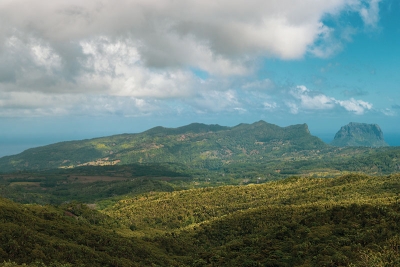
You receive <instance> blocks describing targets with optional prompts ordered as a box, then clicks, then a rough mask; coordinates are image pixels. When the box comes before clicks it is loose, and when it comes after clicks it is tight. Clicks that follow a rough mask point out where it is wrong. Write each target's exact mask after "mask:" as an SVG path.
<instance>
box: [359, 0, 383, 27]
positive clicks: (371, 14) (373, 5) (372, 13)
mask: <svg viewBox="0 0 400 267" xmlns="http://www.w3.org/2000/svg"><path fill="white" fill-rule="evenodd" d="M380 2H381V0H370V1H367V4H366V5H363V6H362V7H361V9H360V15H361V18H362V19H363V21H364V23H365V24H366V25H368V26H371V27H375V26H376V24H377V23H378V21H379V3H380Z"/></svg>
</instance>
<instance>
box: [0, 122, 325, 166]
mask: <svg viewBox="0 0 400 267" xmlns="http://www.w3.org/2000/svg"><path fill="white" fill-rule="evenodd" d="M326 147H327V145H326V144H325V143H324V142H322V141H321V140H320V139H319V138H317V137H314V136H312V135H310V133H309V131H308V128H307V125H305V124H303V125H293V126H288V127H285V128H281V127H279V126H276V125H273V124H268V123H266V122H264V121H260V122H256V123H253V124H250V125H249V124H240V125H238V126H235V127H223V126H219V125H204V124H190V125H188V126H184V127H180V128H176V129H168V128H162V127H156V128H153V129H151V130H148V131H146V132H143V133H140V134H123V135H116V136H110V137H103V138H97V139H91V140H82V141H71V142H62V143H57V144H53V145H48V146H44V147H38V148H32V149H28V150H26V151H24V152H22V153H21V154H18V155H15V156H8V157H3V158H1V159H0V171H3V172H7V171H15V170H42V169H52V168H59V167H63V168H70V167H77V166H88V165H94V166H99V165H115V164H130V163H160V162H176V163H180V164H187V165H190V166H192V167H195V168H207V169H215V168H219V167H221V166H222V165H224V164H228V163H229V162H243V161H245V162H247V161H259V160H264V161H265V160H266V159H268V158H276V157H277V156H281V155H283V154H285V153H301V151H303V150H307V151H308V153H311V154H313V153H318V150H320V149H323V148H326Z"/></svg>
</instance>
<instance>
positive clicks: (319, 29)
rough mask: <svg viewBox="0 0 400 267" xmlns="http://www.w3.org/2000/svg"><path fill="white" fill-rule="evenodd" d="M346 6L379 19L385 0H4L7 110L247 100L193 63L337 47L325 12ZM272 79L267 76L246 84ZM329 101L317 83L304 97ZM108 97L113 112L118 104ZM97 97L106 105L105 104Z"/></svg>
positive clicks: (236, 64) (233, 65)
mask: <svg viewBox="0 0 400 267" xmlns="http://www.w3.org/2000/svg"><path fill="white" fill-rule="evenodd" d="M347 11H350V12H358V13H359V14H360V16H361V17H362V19H363V21H364V23H365V24H366V25H368V26H373V25H374V24H376V23H377V22H378V20H379V16H378V15H379V14H378V11H379V0H325V1H320V0H304V1H296V0H279V1H277V0H273V1H263V0H248V1H228V0H218V1H201V0H193V1H187V0H165V1H157V0H154V1H153V0H112V1H111V0H102V1H97V0H85V1H78V0H71V1H62V0H55V1H49V0H44V1H26V0H2V1H0V93H2V94H3V95H4V96H6V97H5V98H3V99H2V105H0V107H2V108H4V110H5V109H7V114H9V113H10V114H11V113H12V112H11V111H12V110H14V111H15V108H16V107H17V106H19V107H20V108H21V112H23V111H24V110H29V109H31V111H32V113H35V111H36V113H37V114H47V113H48V114H52V113H54V114H62V113H64V112H65V113H68V112H72V111H73V110H77V108H76V107H78V106H81V105H82V101H81V99H85V100H87V101H89V98H90V99H94V98H95V97H100V96H101V97H103V96H104V97H105V98H104V99H102V98H101V97H100V98H99V99H98V100H99V101H100V100H101V101H106V100H107V99H108V101H109V104H107V105H108V106H110V105H117V104H118V103H119V102H118V101H120V100H117V99H120V98H121V97H127V99H128V100H127V102H126V103H130V104H131V105H132V106H133V107H135V108H134V110H131V109H129V107H128V106H126V105H122V104H121V105H122V106H124V107H126V109H127V113H129V114H131V113H133V112H134V111H135V112H136V111H137V112H138V113H140V112H150V111H151V110H154V109H153V108H149V109H146V110H147V111H143V110H142V109H141V108H140V104H139V103H140V101H145V103H151V104H149V105H150V106H152V107H153V106H154V105H159V106H160V107H161V106H163V105H164V106H165V105H166V106H168V105H167V104H165V101H169V100H171V101H173V100H176V99H180V101H182V102H183V103H191V105H193V107H194V108H195V109H205V110H211V111H216V110H220V109H221V108H227V109H229V110H235V109H236V110H240V109H246V108H244V107H243V106H241V104H240V100H238V95H237V92H235V91H233V89H232V87H231V86H229V85H228V86H223V87H219V88H212V87H210V85H212V83H208V84H204V83H203V81H202V80H201V79H199V78H198V77H197V76H196V75H195V74H194V73H193V71H192V69H199V70H201V71H204V72H206V73H207V74H209V76H210V77H213V78H218V79H225V78H226V77H228V78H229V77H237V76H240V77H248V76H247V75H249V74H251V72H252V71H253V70H254V68H255V66H256V65H257V64H256V63H255V62H256V61H257V60H256V59H257V58H258V57H272V58H278V59H285V60H291V59H299V58H302V57H304V56H305V55H306V54H307V53H312V54H314V55H316V56H318V57H326V56H329V55H332V54H333V53H335V52H336V51H338V50H340V49H341V43H340V41H337V40H336V39H335V38H334V36H335V34H334V33H335V29H333V28H331V27H329V26H327V25H325V24H324V23H323V18H324V17H325V16H326V15H335V14H340V13H341V12H347ZM207 86H208V87H207ZM273 86H274V84H273V82H272V81H270V80H268V79H266V80H263V81H260V82H253V83H252V82H250V83H246V84H244V85H243V86H242V87H241V89H243V90H248V91H256V90H265V89H270V88H272V87H273ZM199 90H202V92H199ZM18 92H19V93H20V95H18V94H17V93H18ZM29 94H33V95H35V97H31V98H29V97H27V98H25V96H26V95H29ZM18 97H21V102H20V103H19V104H17V102H18V101H17V98H18ZM107 97H108V98H107ZM214 98H215V99H220V100H221V101H222V102H221V104H219V107H217V106H218V105H216V103H215V101H214V100H213V99H214ZM223 98H224V99H223ZM7 99H8V100H7ZM61 99H63V100H61ZM7 101H9V102H7ZM24 101H25V102H24ZM101 101H100V102H101ZM138 101H139V102H138ZM163 101H164V102H163ZM213 101H214V102H213ZM329 101H330V100H329V99H328V98H325V97H323V96H320V95H319V96H318V95H312V94H311V93H310V92H309V93H307V94H304V95H303V96H302V100H301V103H302V106H303V108H307V107H308V108H309V109H311V108H316V107H324V108H329V107H330V105H332V104H331V103H330V102H329ZM89 102H90V101H89ZM59 103H69V104H68V105H59ZM162 103H164V104H162ZM40 105H43V108H42V109H40V108H35V107H39V106H40ZM107 105H106V104H104V105H103V108H104V110H105V111H107V110H108V111H110V112H118V110H119V109H118V108H114V111H113V109H112V108H109V107H108V106H107ZM313 105H314V106H313ZM349 105H350V104H343V106H349ZM358 105H359V106H362V104H361V103H358ZM91 106H92V107H93V112H97V111H96V110H95V108H94V107H99V105H91ZM145 106H146V105H145ZM60 107H61V108H60ZM136 107H137V108H138V109H136ZM266 107H267V106H265V108H266ZM364 108H367V107H364ZM242 111H243V110H242ZM354 112H356V111H354ZM3 114H4V113H3Z"/></svg>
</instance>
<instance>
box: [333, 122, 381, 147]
mask: <svg viewBox="0 0 400 267" xmlns="http://www.w3.org/2000/svg"><path fill="white" fill-rule="evenodd" d="M331 145H333V146H341V147H343V146H368V147H382V146H388V144H387V143H386V142H385V140H384V138H383V132H382V130H381V128H380V127H379V125H377V124H367V123H357V122H350V123H349V124H347V125H345V126H343V127H342V128H340V130H339V131H338V132H337V133H336V135H335V138H334V139H333V141H332V142H331Z"/></svg>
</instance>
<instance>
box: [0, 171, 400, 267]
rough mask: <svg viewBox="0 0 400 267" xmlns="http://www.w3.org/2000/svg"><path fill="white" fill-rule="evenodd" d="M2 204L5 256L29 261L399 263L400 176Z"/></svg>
mask: <svg viewBox="0 0 400 267" xmlns="http://www.w3.org/2000/svg"><path fill="white" fill-rule="evenodd" d="M0 204H1V206H0V207H1V209H0V212H1V216H0V218H1V221H0V239H1V241H2V242H0V244H1V245H0V261H8V260H10V261H11V262H16V263H20V264H21V263H24V262H25V263H28V264H31V265H32V266H38V265H37V263H35V262H43V263H44V264H46V265H49V266H50V265H52V266H62V264H71V265H70V266H80V265H81V266H151V265H153V266H360V267H361V266H399V264H400V255H399V248H400V236H399V232H400V223H399V222H400V175H389V176H365V175H356V174H352V175H345V176H341V177H338V178H325V179H321V178H299V177H297V178H296V177H292V178H288V179H285V180H281V181H276V182H268V183H265V184H259V185H257V184H253V185H246V186H222V187H216V188H203V189H192V190H184V191H179V192H170V193H165V192H164V193H163V192H149V193H145V194H140V195H137V196H136V197H133V198H129V199H125V200H121V201H120V202H118V203H117V204H115V205H114V206H112V207H108V208H107V209H106V210H103V211H96V210H92V209H90V208H89V207H87V206H85V205H84V204H80V203H76V202H71V203H65V204H63V205H60V206H58V207H52V206H38V205H21V204H16V203H13V202H11V201H8V200H5V199H1V201H0ZM384 264H386V265H384ZM0 266H1V265H0ZM3 266H12V263H7V264H3ZM40 266H43V265H40ZM64 266H68V265H64Z"/></svg>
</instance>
